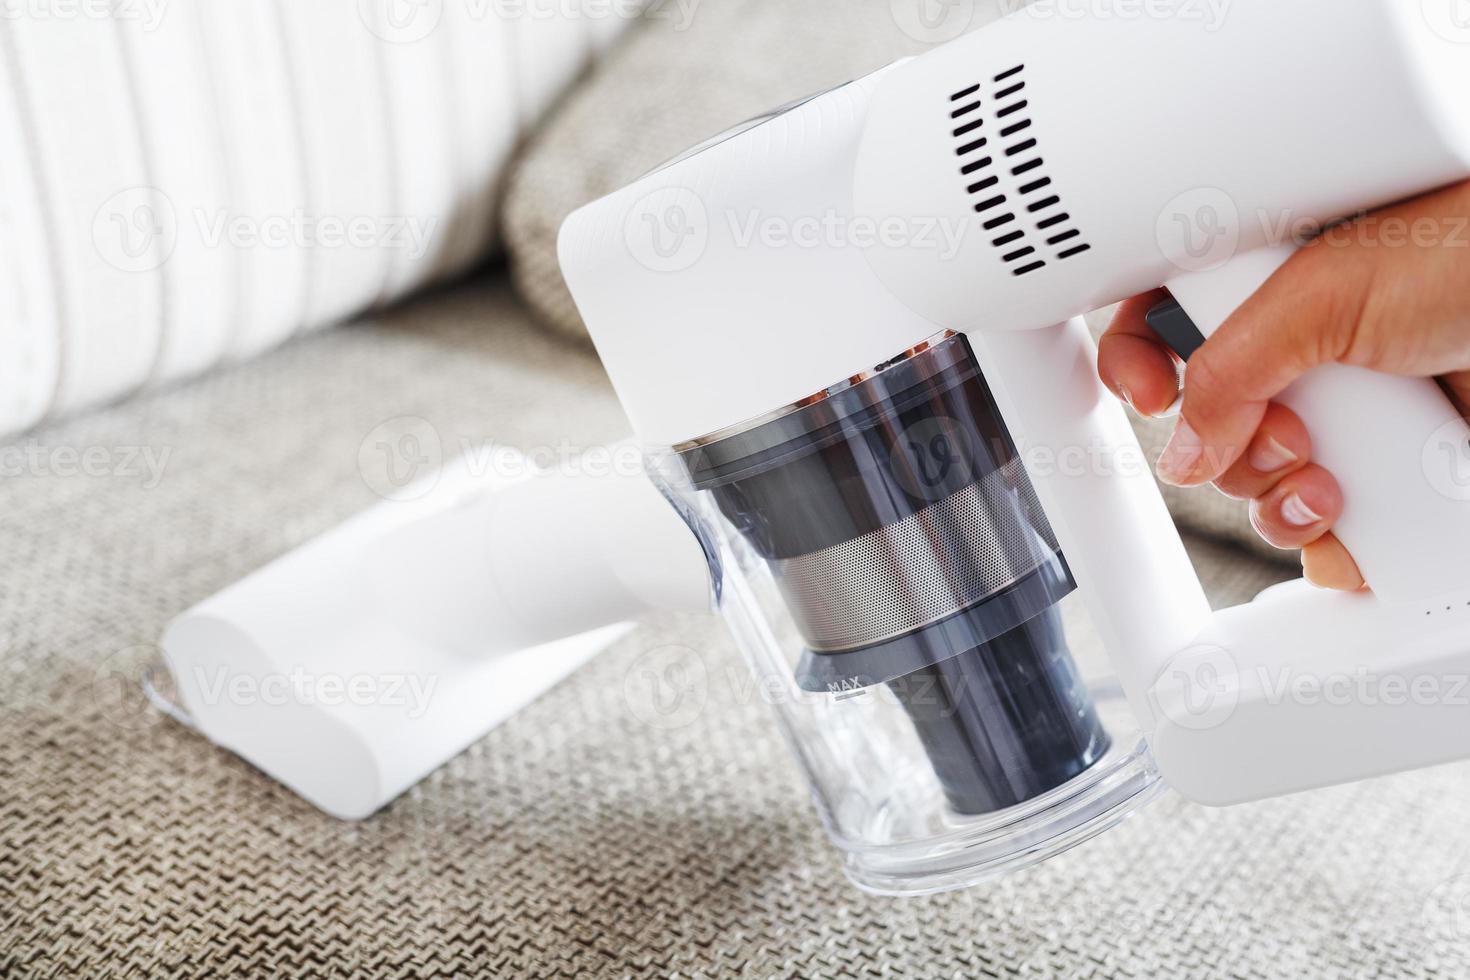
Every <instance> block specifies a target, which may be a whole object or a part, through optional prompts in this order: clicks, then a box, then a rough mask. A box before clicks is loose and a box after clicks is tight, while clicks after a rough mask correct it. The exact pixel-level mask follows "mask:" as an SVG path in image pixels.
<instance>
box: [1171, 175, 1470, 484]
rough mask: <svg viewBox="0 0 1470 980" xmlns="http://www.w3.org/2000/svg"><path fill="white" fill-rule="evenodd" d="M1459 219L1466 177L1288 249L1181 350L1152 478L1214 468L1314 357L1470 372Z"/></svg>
mask: <svg viewBox="0 0 1470 980" xmlns="http://www.w3.org/2000/svg"><path fill="white" fill-rule="evenodd" d="M1467 217H1470V182H1465V183H1462V184H1458V185H1456V186H1454V187H1450V188H1447V189H1444V190H1440V191H1435V192H1433V193H1430V194H1426V195H1423V196H1422V197H1418V198H1414V199H1412V200H1409V201H1405V202H1403V203H1401V204H1397V205H1394V206H1393V207H1390V208H1385V209H1383V210H1381V211H1376V212H1374V213H1372V214H1370V215H1366V216H1364V217H1362V218H1360V219H1358V220H1356V221H1352V222H1347V223H1345V224H1342V225H1337V226H1334V227H1332V228H1329V229H1327V230H1326V231H1325V232H1323V234H1322V235H1321V236H1320V237H1319V238H1317V239H1316V240H1314V241H1313V242H1312V243H1311V244H1310V245H1309V246H1308V247H1306V248H1304V249H1302V250H1301V251H1299V252H1298V253H1297V254H1296V255H1294V256H1293V257H1292V258H1291V260H1290V261H1289V262H1287V263H1286V264H1285V265H1284V266H1283V267H1282V268H1281V269H1279V270H1278V271H1277V273H1276V275H1274V276H1273V277H1272V278H1271V279H1270V280H1269V281H1268V282H1267V283H1266V284H1265V285H1264V286H1262V287H1261V289H1259V290H1258V291H1257V292H1256V294H1255V295H1254V296H1252V297H1251V298H1250V299H1249V300H1248V301H1247V302H1246V303H1245V304H1244V305H1243V306H1242V307H1241V308H1240V309H1239V310H1238V311H1236V313H1235V314H1234V315H1233V316H1231V317H1230V318H1229V319H1228V320H1227V321H1226V322H1225V323H1224V324H1223V325H1222V326H1221V327H1220V329H1219V330H1217V331H1216V332H1215V334H1214V335H1213V336H1211V337H1210V339H1209V340H1208V341H1206V342H1205V344H1204V345H1203V346H1201V347H1200V349H1199V350H1198V351H1197V352H1196V353H1195V354H1194V356H1193V357H1192V358H1190V363H1189V369H1188V370H1187V371H1186V378H1185V386H1184V387H1185V394H1184V405H1183V411H1182V417H1183V419H1184V420H1185V421H1186V424H1185V425H1184V426H1182V427H1181V428H1180V431H1179V436H1180V438H1179V439H1178V442H1177V445H1175V446H1172V447H1171V449H1172V452H1167V453H1166V454H1165V455H1164V457H1163V458H1162V459H1161V460H1160V476H1161V477H1162V478H1163V479H1164V480H1166V481H1167V482H1170V483H1176V484H1181V485H1193V484H1197V483H1203V482H1205V481H1207V480H1212V479H1214V478H1215V477H1216V476H1218V475H1219V474H1220V473H1222V472H1224V471H1225V470H1226V469H1228V468H1229V467H1230V466H1231V465H1232V464H1233V463H1234V462H1235V459H1236V458H1237V457H1238V455H1239V453H1240V452H1241V451H1243V449H1244V447H1245V446H1246V445H1247V441H1248V437H1249V435H1250V433H1252V432H1254V430H1255V427H1256V425H1257V424H1259V422H1260V418H1261V415H1262V414H1263V413H1264V411H1265V407H1264V406H1265V403H1266V402H1267V401H1269V400H1270V399H1272V398H1274V397H1276V396H1277V395H1278V394H1280V393H1281V391H1282V390H1283V389H1284V388H1285V387H1286V386H1287V385H1289V384H1291V382H1293V381H1295V380H1296V379H1297V378H1298V377H1300V376H1301V375H1302V374H1304V373H1305V372H1306V371H1308V370H1310V369H1311V368H1313V367H1316V366H1317V365H1319V364H1323V363H1326V362H1329V361H1341V362H1343V363H1345V364H1353V365H1357V366H1360V367H1366V368H1371V369H1373V370H1377V371H1387V372H1390V373H1394V374H1408V375H1418V376H1423V377H1430V376H1435V375H1445V374H1450V373H1452V372H1458V371H1467V370H1470V344H1466V343H1465V342H1464V338H1465V336H1466V333H1467V331H1470V306H1467V304H1466V303H1465V296H1466V290H1467V289H1470V263H1467V262H1465V261H1464V244H1465V228H1466V223H1465V222H1466V218H1467ZM1455 393H1456V394H1459V395H1460V397H1461V400H1462V403H1464V404H1465V405H1466V406H1467V407H1470V399H1466V398H1465V397H1464V393H1463V390H1462V391H1460V392H1455Z"/></svg>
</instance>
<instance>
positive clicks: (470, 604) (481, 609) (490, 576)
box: [163, 454, 710, 819]
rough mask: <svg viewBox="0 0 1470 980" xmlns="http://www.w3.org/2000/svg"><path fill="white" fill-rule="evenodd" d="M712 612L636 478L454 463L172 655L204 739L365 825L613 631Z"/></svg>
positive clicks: (199, 627) (290, 568)
mask: <svg viewBox="0 0 1470 980" xmlns="http://www.w3.org/2000/svg"><path fill="white" fill-rule="evenodd" d="M614 455H616V454H614ZM409 496H412V495H409ZM709 594H710V593H709V580H708V571H707V566H706V563H705V558H704V553H703V550H702V548H701V547H700V544H699V542H698V540H697V539H696V538H695V537H694V535H693V534H692V533H690V531H689V529H688V528H687V527H686V526H685V525H684V523H683V522H682V521H681V520H680V518H679V516H678V515H677V513H676V512H675V511H674V509H673V508H672V507H670V506H669V505H668V504H667V502H665V500H664V499H663V497H662V495H661V494H660V493H659V492H658V490H657V489H656V488H655V487H654V486H653V484H652V483H651V482H650V481H649V480H648V479H647V477H645V476H643V475H642V474H641V473H638V472H628V473H621V474H618V473H610V474H609V475H606V476H594V475H587V474H575V475H574V474H565V473H562V474H553V473H548V474H542V475H539V476H534V477H531V478H529V479H525V480H521V481H517V482H513V483H507V481H506V480H505V479H504V478H503V477H499V476H494V475H489V476H487V475H483V474H482V475H476V474H473V473H471V472H470V471H469V468H468V465H467V463H466V461H459V462H458V463H456V464H451V465H450V468H449V469H448V470H446V472H444V473H443V474H440V475H439V477H438V478H437V481H436V483H435V485H434V489H433V491H432V492H430V493H427V494H425V495H424V496H422V497H420V498H419V499H414V500H411V501H407V502H398V501H388V502H384V503H381V504H379V505H377V506H376V507H374V508H372V509H371V510H368V511H366V512H364V513H362V514H360V515H358V516H357V517H354V518H352V519H351V520H349V521H347V522H345V523H344V524H342V525H340V526H339V527H337V528H335V529H333V530H331V531H329V532H327V533H326V534H324V535H322V536H321V537H319V538H317V539H315V540H313V541H311V542H309V543H307V544H306V545H303V546H302V547H300V548H298V549H297V550H295V551H293V552H291V553H290V554H288V555H285V556H284V557H282V558H280V559H278V560H276V561H274V562H272V563H271V564H270V565H267V566H266V567H265V568H262V569H260V570H259V571H257V572H255V573H253V574H251V575H249V576H247V577H246V578H244V579H242V580H241V581H239V582H236V583H235V584H234V585H231V586H229V587H228V588H226V589H224V590H223V591H221V592H219V593H217V594H216V595H214V596H211V597H210V598H208V599H206V600H205V601H203V602H201V603H199V604H198V605H197V606H195V607H194V608H192V609H190V610H189V611H187V612H185V613H184V614H183V615H181V616H179V617H178V618H177V619H176V620H174V621H173V623H172V624H170V626H169V628H168V630H167V632H166V633H165V635H164V637H163V648H164V656H165V659H166V661H167V663H168V666H169V668H170V670H171V671H172V672H173V675H174V680H175V683H176V686H177V690H178V693H179V697H180V700H181V702H182V708H183V710H184V712H185V713H186V714H187V716H188V717H189V718H190V719H191V720H192V722H193V723H194V724H195V725H197V727H198V728H199V729H200V731H202V732H203V733H204V734H205V735H207V736H208V737H209V738H210V739H211V740H213V741H215V742H216V743H218V744H220V745H222V746H224V747H226V748H229V749H231V750H233V751H234V752H237V753H238V754H240V755H241V756H243V757H245V758H246V759H247V760H249V761H250V762H252V763H254V764H255V765H257V766H259V767H260V768H262V769H264V770H265V771H266V772H268V773H270V774H271V775H272V776H274V777H275V778H277V779H279V780H280V781H281V782H283V783H285V784H286V785H288V786H290V787H291V788H292V789H293V790H295V791H296V792H298V793H300V794H301V795H302V796H304V797H305V798H306V799H308V800H309V801H311V802H312V803H314V804H316V805H317V806H319V807H320V808H321V809H323V810H325V811H327V812H328V813H331V814H333V815H335V816H338V817H343V818H349V819H356V818H361V817H365V816H367V815H369V814H371V813H372V812H373V811H375V810H377V809H378V808H379V807H381V806H383V805H384V804H385V803H387V802H388V801H389V800H391V799H393V798H394V797H395V796H397V795H398V794H399V793H401V792H403V791H404V790H405V789H407V788H408V787H409V786H411V785H413V783H415V782H417V781H418V780H419V779H421V778H423V776H425V775H427V774H428V773H429V772H431V771H432V770H434V769H435V768H437V767H438V766H439V765H441V764H442V763H443V762H444V761H445V760H447V759H448V758H449V757H450V756H452V755H454V754H455V753H457V752H459V751H461V750H462V749H463V748H464V747H465V746H467V745H468V744H469V743H471V742H472V741H474V740H475V739H477V738H479V737H480V736H481V735H483V734H484V733H485V732H486V731H488V730H489V729H491V728H493V727H495V726H496V725H497V724H499V723H500V722H502V721H504V720H506V719H507V718H509V717H510V716H511V715H512V714H514V713H515V712H516V711H518V710H519V709H520V708H522V707H524V706H525V705H526V704H528V703H529V702H531V701H532V700H534V699H535V698H536V697H538V696H539V695H540V694H541V693H543V692H544V691H545V690H547V689H548V688H550V687H551V686H552V685H553V684H555V683H556V682H558V681H559V680H561V679H562V678H563V677H565V676H566V675H567V674H569V673H570V672H571V671H573V670H575V669H576V668H577V667H578V666H580V665H581V664H582V663H584V662H585V661H586V660H587V659H588V658H589V657H591V656H592V655H593V654H595V653H596V652H597V651H599V650H601V649H603V648H604V647H606V646H607V645H608V644H609V643H611V642H612V641H613V640H614V639H616V638H617V637H618V636H620V635H621V634H622V633H623V632H625V631H626V629H627V626H626V625H617V624H620V623H622V622H623V621H626V620H629V619H633V618H636V617H637V616H638V615H639V614H641V613H642V612H644V611H646V610H649V609H654V608H687V609H706V608H708V605H709Z"/></svg>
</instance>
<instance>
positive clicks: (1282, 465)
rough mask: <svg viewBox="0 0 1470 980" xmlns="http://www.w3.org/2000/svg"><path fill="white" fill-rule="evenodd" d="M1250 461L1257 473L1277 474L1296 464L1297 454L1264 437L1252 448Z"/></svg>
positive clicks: (1268, 437)
mask: <svg viewBox="0 0 1470 980" xmlns="http://www.w3.org/2000/svg"><path fill="white" fill-rule="evenodd" d="M1249 461H1250V464H1251V469H1253V470H1255V471H1256V472H1257V473H1275V472H1276V471H1277V470H1284V469H1286V468H1287V467H1288V466H1290V465H1291V464H1292V463H1295V462H1296V453H1294V452H1292V451H1291V450H1290V449H1287V448H1286V447H1285V446H1283V445H1282V444H1281V443H1279V442H1277V441H1276V440H1275V439H1273V438H1271V437H1270V436H1268V435H1263V436H1261V438H1259V439H1257V440H1256V442H1255V445H1253V446H1251V452H1250V458H1249Z"/></svg>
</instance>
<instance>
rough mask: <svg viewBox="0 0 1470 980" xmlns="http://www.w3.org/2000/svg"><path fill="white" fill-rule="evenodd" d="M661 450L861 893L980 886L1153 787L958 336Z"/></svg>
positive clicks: (1105, 823)
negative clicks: (793, 402)
mask: <svg viewBox="0 0 1470 980" xmlns="http://www.w3.org/2000/svg"><path fill="white" fill-rule="evenodd" d="M649 459H650V466H651V469H652V471H653V475H654V478H655V479H656V480H657V481H658V482H659V483H660V485H661V486H662V487H663V488H664V490H665V492H666V493H667V494H668V496H669V497H670V499H671V501H672V502H673V503H674V504H675V505H676V506H677V507H678V508H679V509H680V511H681V512H682V513H683V514H684V516H685V518H686V519H687V520H688V521H689V522H690V524H691V526H693V528H694V529H695V532H696V533H697V534H698V535H699V536H700V538H701V540H702V541H703V542H704V543H705V547H706V550H707V552H708V554H709V556H710V561H711V565H712V569H713V571H714V573H715V575H714V578H715V582H716V593H717V599H718V604H719V610H720V612H721V614H722V615H723V616H724V617H725V619H726V621H727V623H728V624H729V626H730V628H731V629H732V631H733V632H734V634H735V636H736V638H737V640H738V641H739V643H740V646H741V648H742V650H743V652H744V654H745V656H746V659H747V660H748V661H749V663H750V666H751V668H752V669H753V670H754V671H755V673H756V674H757V676H758V679H759V680H760V681H761V683H762V686H763V689H765V690H767V691H770V692H779V696H778V697H775V698H774V699H773V700H775V701H776V702H777V703H776V711H777V715H778V719H779V722H780V725H781V728H782V730H783V733H784V734H785V736H786V738H787V740H788V742H789V743H790V746H791V749H792V752H793V754H794V755H795V756H796V759H797V761H798V763H799V764H800V765H801V767H802V768H803V770H804V772H805V775H806V778H807V781H808V782H809V784H810V786H811V790H812V794H813V797H814V799H815V801H816V806H817V809H818V811H819V813H820V815H821V818H822V820H823V821H824V823H825V824H826V827H827V829H828V832H829V834H830V836H831V838H832V840H833V841H834V843H836V845H837V846H838V847H839V848H841V849H842V851H843V852H844V855H845V864H846V870H847V873H848V875H849V877H851V878H852V880H853V881H854V882H856V883H857V884H858V885H859V886H860V887H863V888H865V889H867V890H870V891H875V892H881V893H887V894H919V893H924V892H931V891H940V890H944V889H948V888H956V887H962V886H965V885H969V884H972V883H974V882H976V881H979V880H981V879H983V878H985V877H987V876H990V875H994V874H998V873H1003V872H1005V871H1009V870H1013V869H1015V868H1018V867H1021V866H1024V865H1026V864H1030V863H1033V862H1035V861H1039V860H1042V859H1044V858H1046V857H1048V856H1050V855H1052V854H1055V853H1057V852H1059V851H1061V850H1064V849H1066V848H1068V847H1071V846H1073V845H1075V844H1078V843H1080V842H1082V841H1084V840H1086V839H1087V838H1089V837H1091V836H1093V835H1095V834H1097V833H1099V832H1101V831H1102V830H1104V829H1106V828H1107V827H1109V826H1112V825H1113V824H1115V823H1117V822H1118V821H1119V820H1121V819H1123V818H1124V817H1126V816H1127V815H1128V814H1129V813H1131V812H1133V810H1134V809H1136V807H1137V806H1138V805H1139V804H1141V803H1142V802H1143V801H1144V800H1146V799H1147V798H1148V797H1149V796H1150V795H1151V792H1152V791H1153V790H1154V789H1155V788H1156V786H1157V773H1156V771H1155V769H1154V766H1153V764H1152V760H1151V758H1150V757H1149V755H1148V752H1147V749H1146V747H1145V746H1144V743H1143V742H1142V739H1141V738H1140V737H1139V735H1138V732H1137V730H1136V727H1135V725H1134V722H1133V719H1132V716H1131V714H1130V713H1129V711H1128V709H1127V707H1126V705H1125V704H1124V702H1123V698H1122V696H1121V694H1120V692H1119V691H1118V690H1117V686H1116V683H1115V682H1113V681H1112V680H1111V678H1110V677H1109V675H1108V671H1107V666H1106V661H1105V658H1104V657H1103V654H1102V651H1101V646H1100V641H1099V640H1098V637H1097V634H1096V631H1095V630H1094V629H1093V627H1092V623H1091V621H1090V620H1089V618H1088V616H1087V614H1086V612H1085V610H1084V608H1083V603H1082V602H1081V601H1080V598H1081V597H1080V596H1079V595H1078V594H1077V585H1076V583H1075V582H1074V581H1073V578H1072V574H1071V571H1070V569H1069V568H1068V566H1067V560H1066V556H1065V554H1064V553H1063V551H1062V549H1061V547H1059V545H1058V542H1057V540H1056V538H1055V537H1054V535H1053V533H1052V529H1051V525H1050V524H1049V523H1048V521H1047V518H1046V514H1045V513H1044V511H1043V510H1042V507H1041V505H1040V503H1039V501H1038V500H1037V497H1036V494H1035V492H1034V490H1033V488H1032V485H1031V482H1030V480H1029V478H1028V477H1027V475H1026V472H1025V468H1024V465H1023V463H1022V460H1021V458H1020V456H1019V454H1018V452H1017V449H1016V446H1015V445H1014V443H1013V441H1012V439H1011V436H1010V434H1009V432H1008V431H1007V429H1006V426H1005V423H1004V421H1003V420H1002V418H1001V413H1000V411H999V409H998V408H997V406H996V404H995V401H994V399H993V397H992V395H991V392H990V389H989V387H988V386H987V384H986V382H985V379H984V377H983V376H982V374H981V372H980V369H979V367H978V366H977V364H976V362H975V359H974V357H973V355H972V353H971V351H970V347H969V344H968V342H967V341H966V339H965V338H964V337H963V336H961V335H945V336H943V337H939V338H935V339H934V340H933V341H931V342H929V343H926V344H924V345H921V346H920V347H917V348H915V349H913V350H910V351H906V352H904V353H902V354H901V355H900V356H898V357H895V358H894V359H893V360H892V361H890V362H889V363H887V364H885V365H883V366H881V367H879V368H876V369H875V370H873V371H871V372H868V373H865V374H863V375H859V376H856V377H853V378H849V379H846V380H844V381H842V382H840V383H838V384H835V385H834V386H832V387H830V388H828V389H826V390H825V391H822V392H820V393H817V394H815V395H813V396H812V397H810V398H807V399H804V400H803V401H802V402H800V403H798V404H796V405H792V406H790V407H788V408H786V409H783V410H780V411H777V412H773V413H772V414H771V415H769V416H766V417H764V418H762V419H759V420H756V421H754V422H752V423H749V424H747V425H742V426H739V427H736V428H733V429H730V430H726V431H723V432H719V433H714V434H712V435H710V436H707V437H705V438H702V439H699V440H697V441H695V442H691V443H689V444H686V445H683V446H679V447H675V448H671V449H667V450H660V451H655V452H652V453H650V454H649Z"/></svg>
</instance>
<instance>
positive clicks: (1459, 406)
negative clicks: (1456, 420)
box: [1439, 371, 1470, 416]
mask: <svg viewBox="0 0 1470 980" xmlns="http://www.w3.org/2000/svg"><path fill="white" fill-rule="evenodd" d="M1439 380H1440V383H1441V384H1442V385H1443V386H1444V390H1445V394H1447V395H1449V396H1450V401H1452V402H1454V403H1455V411H1457V412H1459V413H1460V414H1461V415H1464V416H1470V371H1454V372H1451V373H1450V374H1447V375H1445V376H1444V377H1442V378H1440V379H1439Z"/></svg>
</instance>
